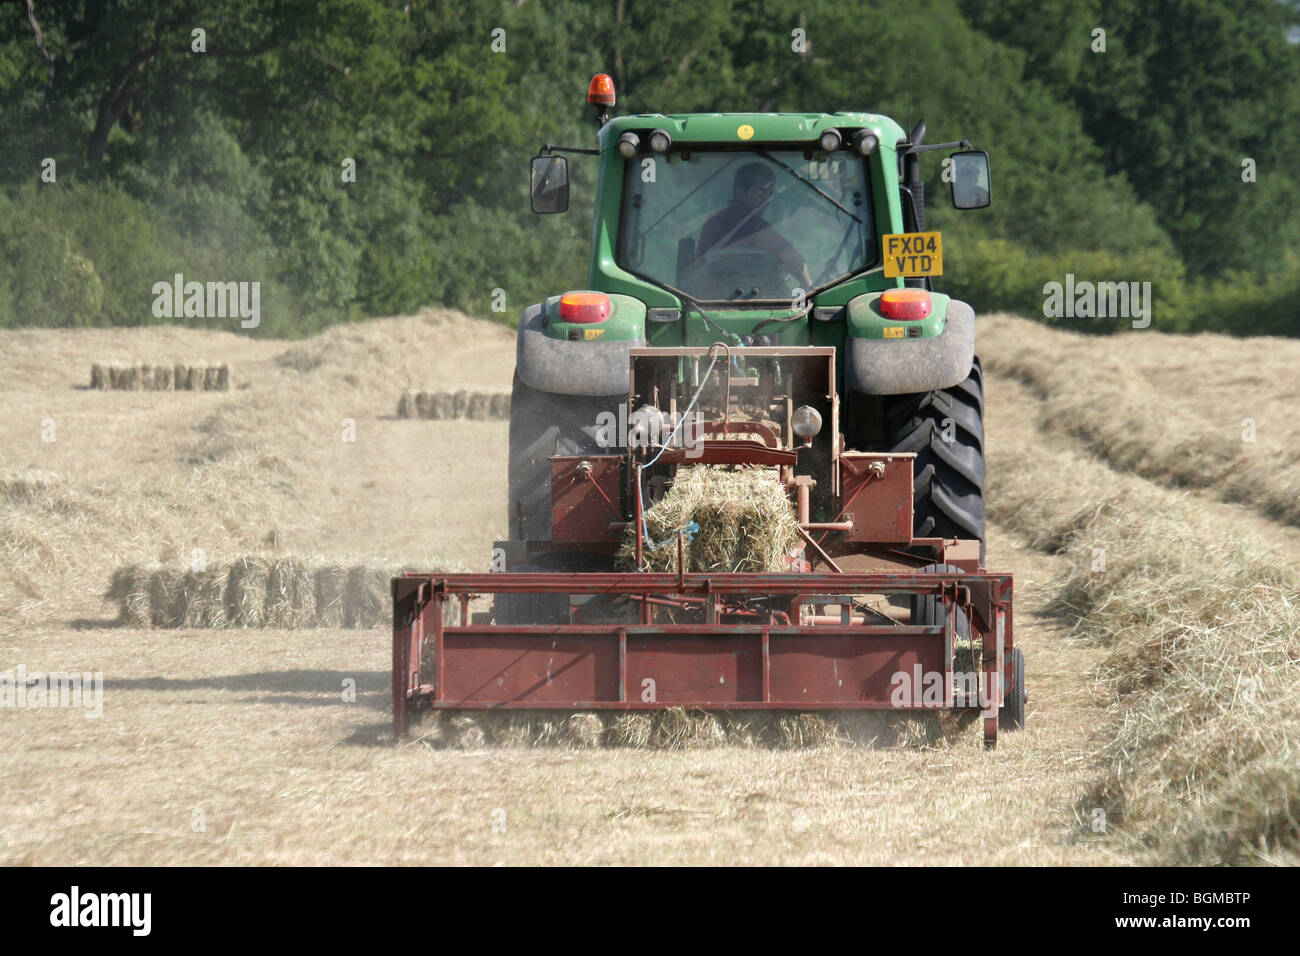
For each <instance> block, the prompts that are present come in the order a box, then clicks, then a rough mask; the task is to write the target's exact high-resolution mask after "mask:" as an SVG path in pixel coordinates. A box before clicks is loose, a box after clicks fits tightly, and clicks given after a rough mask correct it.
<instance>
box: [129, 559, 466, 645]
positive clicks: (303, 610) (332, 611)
mask: <svg viewBox="0 0 1300 956" xmlns="http://www.w3.org/2000/svg"><path fill="white" fill-rule="evenodd" d="M404 570H409V568H406V567H398V566H395V565H391V564H356V565H352V566H350V567H349V566H344V565H340V564H336V563H333V562H329V561H325V560H323V559H319V558H303V557H298V556H294V555H274V556H272V555H264V554H250V555H244V556H241V557H238V558H235V559H233V560H231V561H228V562H222V563H210V564H209V565H208V566H207V567H206V568H204V569H203V570H191V569H188V568H184V567H181V566H178V565H164V564H156V563H155V564H133V565H129V566H127V567H123V568H119V569H117V570H116V571H114V572H113V575H112V578H111V581H110V583H109V587H108V591H107V593H106V594H105V599H106V600H110V601H112V602H114V603H115V604H117V607H118V622H119V623H120V624H121V625H122V626H124V627H134V628H147V627H157V628H224V627H274V628H305V627H328V628H340V627H348V628H371V627H383V626H385V625H387V624H389V623H391V621H392V599H391V596H390V595H391V591H390V581H391V580H392V578H393V577H394V576H395V575H397V574H399V573H400V572H401V571H404ZM425 570H435V571H436V570H438V569H437V568H426V569H425ZM454 611H455V612H456V613H458V610H457V609H456V608H455V606H454V602H452V603H449V605H448V619H449V620H450V619H451V617H450V616H451V614H452V613H453V612H454Z"/></svg>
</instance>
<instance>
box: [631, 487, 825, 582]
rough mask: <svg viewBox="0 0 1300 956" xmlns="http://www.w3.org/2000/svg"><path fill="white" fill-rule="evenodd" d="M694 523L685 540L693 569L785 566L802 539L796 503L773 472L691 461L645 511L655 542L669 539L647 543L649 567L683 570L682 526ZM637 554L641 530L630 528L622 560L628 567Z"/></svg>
mask: <svg viewBox="0 0 1300 956" xmlns="http://www.w3.org/2000/svg"><path fill="white" fill-rule="evenodd" d="M692 522H693V523H694V524H696V525H698V527H699V530H698V531H697V532H695V533H694V534H693V535H687V537H688V538H690V540H685V541H684V547H683V554H684V558H685V562H686V570H688V571H700V572H715V571H735V572H743V571H748V572H781V571H787V570H789V564H788V562H787V557H788V556H789V555H790V554H791V552H793V551H794V550H795V549H796V548H797V547H798V545H799V542H800V540H801V538H800V537H799V525H798V522H797V520H796V518H795V514H794V506H793V504H792V503H791V501H790V498H789V496H788V495H787V494H786V492H785V489H784V488H782V487H781V485H780V484H779V483H778V481H777V479H776V472H775V471H774V470H772V469H767V468H739V469H736V470H734V471H732V470H726V469H724V468H711V467H709V466H706V465H693V466H691V467H689V468H679V469H678V470H677V476H676V478H675V479H674V480H673V483H672V485H671V486H670V487H669V489H668V491H667V493H665V494H664V496H663V497H662V498H660V499H659V500H658V501H656V502H655V503H654V504H653V505H651V506H650V507H648V508H647V509H646V512H645V524H646V529H647V531H648V533H649V535H650V538H651V540H652V541H653V542H655V543H656V544H658V543H660V542H664V544H663V546H662V547H659V548H657V549H652V548H646V549H645V551H644V561H645V565H646V570H649V571H676V570H677V541H676V537H677V532H678V531H679V530H685V529H687V528H688V527H689V526H690V525H691V524H692ZM635 555H636V531H635V529H634V528H632V527H629V528H628V530H627V533H626V534H625V536H624V540H623V544H622V547H621V548H620V550H619V553H618V562H619V565H620V566H621V567H623V568H628V569H630V568H631V567H632V566H633V564H634V563H635Z"/></svg>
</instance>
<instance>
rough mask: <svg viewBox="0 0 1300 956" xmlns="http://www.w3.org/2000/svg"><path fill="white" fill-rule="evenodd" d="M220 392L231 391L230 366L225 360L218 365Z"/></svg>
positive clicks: (218, 387)
mask: <svg viewBox="0 0 1300 956" xmlns="http://www.w3.org/2000/svg"><path fill="white" fill-rule="evenodd" d="M216 390H217V391H218V392H228V391H230V366H229V365H227V364H225V363H224V362H223V363H222V364H220V365H218V366H217V385H216Z"/></svg>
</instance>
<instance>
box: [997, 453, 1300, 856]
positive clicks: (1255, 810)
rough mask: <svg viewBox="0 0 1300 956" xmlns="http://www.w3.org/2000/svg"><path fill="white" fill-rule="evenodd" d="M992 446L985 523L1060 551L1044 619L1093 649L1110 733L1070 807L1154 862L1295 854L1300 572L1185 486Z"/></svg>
mask: <svg viewBox="0 0 1300 956" xmlns="http://www.w3.org/2000/svg"><path fill="white" fill-rule="evenodd" d="M995 447H996V448H998V450H997V452H996V456H995V457H994V458H993V459H991V460H990V465H991V469H990V474H991V475H993V474H996V480H995V481H993V482H992V483H991V487H992V488H994V489H996V493H992V494H991V497H990V502H991V503H996V509H995V511H991V516H992V517H994V518H995V520H997V521H999V522H1000V523H1006V524H1008V525H1010V526H1011V527H1014V528H1017V529H1018V530H1021V531H1022V532H1024V533H1025V534H1026V535H1027V536H1028V537H1029V538H1030V540H1031V542H1034V543H1036V544H1037V545H1038V546H1039V547H1042V548H1045V549H1047V550H1054V551H1058V552H1060V553H1061V554H1063V556H1064V558H1065V562H1064V567H1065V568H1066V570H1065V571H1064V572H1063V573H1062V574H1061V576H1060V577H1059V578H1058V579H1057V580H1056V581H1055V582H1053V587H1052V591H1053V600H1052V610H1053V611H1054V612H1055V613H1057V614H1059V615H1060V616H1062V617H1064V618H1066V619H1069V620H1073V621H1074V622H1075V624H1074V633H1075V634H1076V635H1077V636H1079V637H1081V638H1083V639H1086V640H1088V641H1089V642H1090V643H1093V644H1097V645H1099V646H1101V647H1103V648H1105V651H1106V656H1105V658H1104V659H1103V661H1102V663H1101V665H1100V667H1099V669H1098V671H1097V673H1096V674H1095V675H1094V676H1095V678H1096V679H1097V680H1099V681H1100V682H1102V684H1103V686H1105V687H1106V688H1107V689H1108V690H1109V691H1110V692H1111V693H1112V694H1113V695H1114V699H1115V704H1114V705H1113V713H1114V718H1115V725H1114V726H1115V728H1116V729H1115V737H1114V739H1113V740H1112V741H1111V742H1110V743H1109V744H1108V745H1107V746H1106V747H1105V748H1104V750H1103V754H1102V756H1103V765H1102V769H1101V771H1100V773H1099V775H1098V777H1097V779H1096V780H1095V782H1094V784H1093V786H1092V787H1091V788H1090V789H1089V790H1088V792H1086V793H1085V794H1083V795H1081V798H1080V803H1079V806H1078V808H1077V809H1078V812H1079V813H1080V815H1081V816H1082V817H1083V818H1084V819H1089V820H1091V819H1095V811H1096V810H1097V809H1101V810H1102V811H1103V812H1104V813H1105V819H1106V821H1107V826H1108V832H1109V833H1111V834H1115V835H1119V836H1120V837H1121V838H1125V837H1127V838H1128V839H1130V840H1131V841H1132V842H1133V844H1134V845H1135V846H1136V847H1137V848H1139V849H1140V850H1142V851H1144V852H1146V853H1148V854H1150V857H1151V860H1152V861H1153V862H1160V863H1166V864H1173V863H1179V864H1187V863H1199V864H1233V863H1249V862H1270V861H1276V860H1277V859H1279V858H1280V857H1283V858H1284V857H1285V855H1286V854H1288V853H1294V852H1295V850H1296V848H1297V846H1300V824H1298V823H1297V820H1298V819H1300V812H1297V811H1298V810H1300V808H1298V807H1297V806H1296V794H1300V753H1297V741H1300V572H1298V571H1297V569H1296V568H1295V567H1294V566H1292V565H1290V564H1288V563H1287V562H1285V561H1283V560H1280V559H1278V558H1276V557H1274V556H1272V555H1269V554H1267V553H1263V552H1261V551H1260V550H1259V547H1258V545H1259V542H1257V541H1253V540H1251V539H1250V537H1249V534H1250V532H1249V531H1247V530H1244V529H1243V530H1240V531H1237V532H1235V533H1234V532H1233V531H1232V530H1230V529H1229V530H1227V531H1226V533H1225V526H1224V523H1223V521H1222V519H1221V518H1218V517H1216V516H1214V515H1210V514H1207V513H1206V510H1205V508H1204V506H1203V505H1202V504H1200V502H1198V500H1197V498H1196V496H1195V495H1193V494H1191V493H1189V492H1185V491H1177V490H1172V489H1167V488H1164V487H1161V486H1159V485H1156V484H1152V483H1151V482H1148V481H1144V480H1142V479H1139V478H1136V477H1134V476H1132V475H1125V474H1117V473H1115V472H1112V471H1111V470H1109V469H1107V468H1106V467H1105V466H1104V465H1102V464H1100V463H1098V462H1097V461H1095V460H1092V459H1089V458H1087V457H1086V456H1083V455H1079V454H1075V453H1073V452H1071V451H1069V450H1051V449H1046V448H1043V447H1040V446H1036V445H1034V444H1033V443H1032V441H1017V442H1008V441H1005V440H1004V442H1002V443H1000V447H999V446H995ZM1028 456H1032V460H1033V461H1034V467H1033V469H1032V473H1030V471H1029V470H1028V469H1024V468H1023V467H1021V464H1022V463H1023V461H1025V460H1029V458H1028Z"/></svg>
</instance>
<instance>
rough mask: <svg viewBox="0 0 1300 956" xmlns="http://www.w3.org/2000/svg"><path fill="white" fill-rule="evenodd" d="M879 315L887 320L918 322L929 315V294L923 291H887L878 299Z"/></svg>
mask: <svg viewBox="0 0 1300 956" xmlns="http://www.w3.org/2000/svg"><path fill="white" fill-rule="evenodd" d="M880 314H881V315H883V316H884V317H885V318H887V319H898V320H899V321H902V322H919V321H921V320H922V319H924V318H926V317H927V316H929V314H930V293H929V292H926V291H925V290H924V289H889V290H888V291H886V292H885V293H884V294H883V295H881V297H880Z"/></svg>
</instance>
